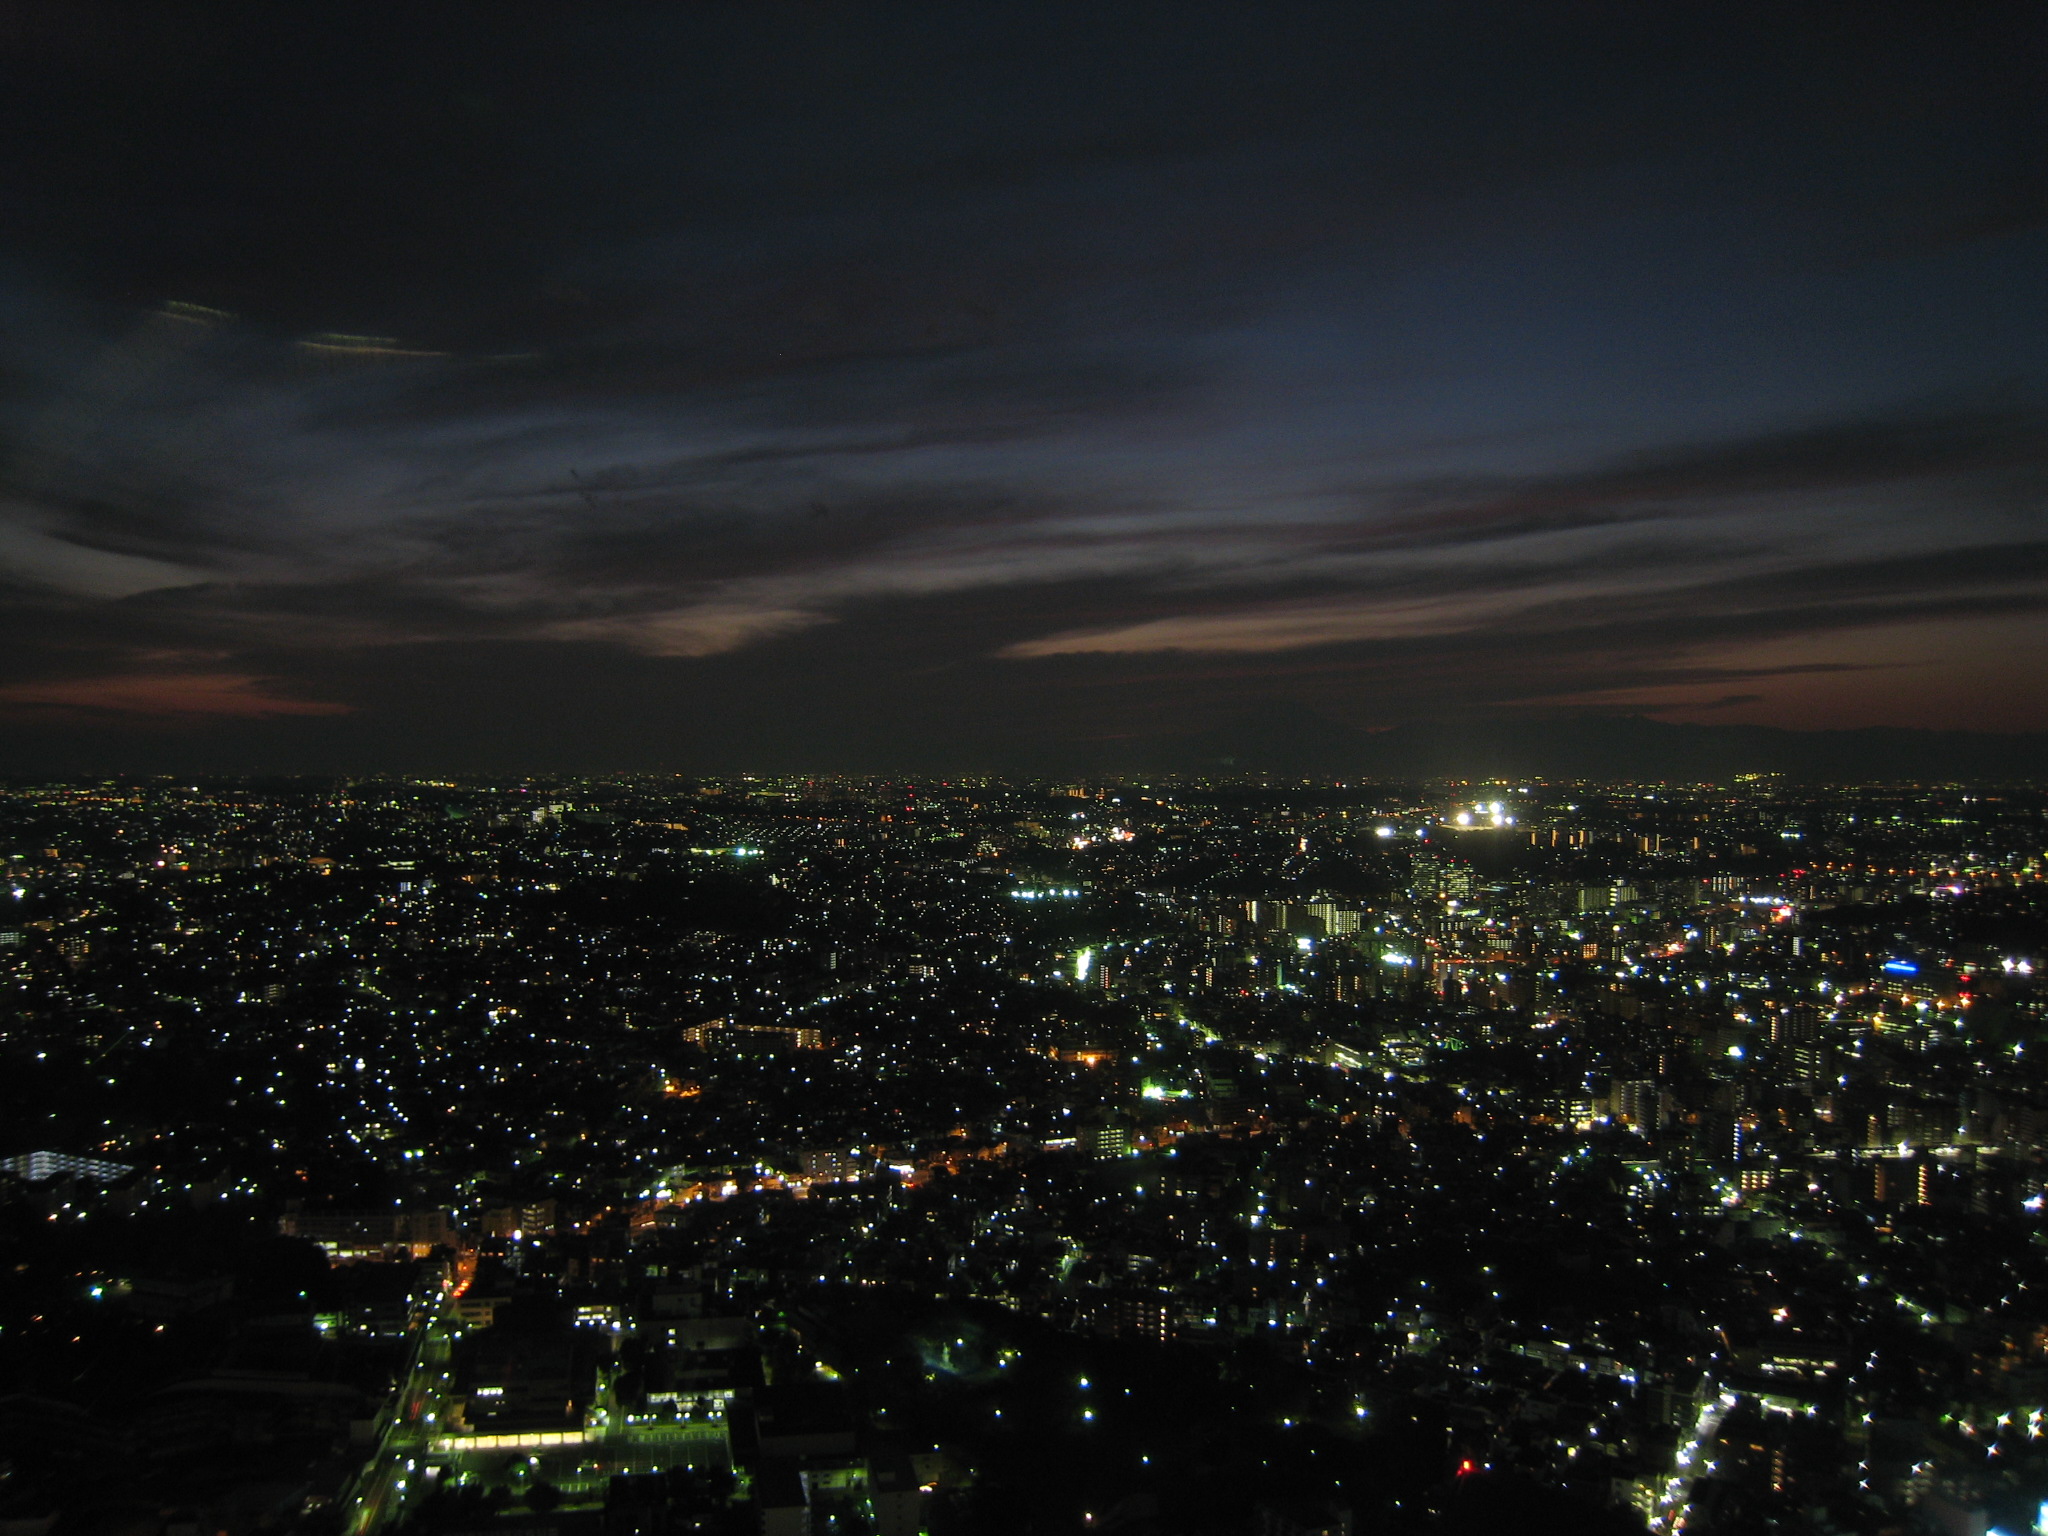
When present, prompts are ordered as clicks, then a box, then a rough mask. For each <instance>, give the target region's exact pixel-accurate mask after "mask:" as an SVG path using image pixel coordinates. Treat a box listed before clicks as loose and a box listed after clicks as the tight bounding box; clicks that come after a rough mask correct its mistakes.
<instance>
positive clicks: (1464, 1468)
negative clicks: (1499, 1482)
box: [1458, 1461, 1479, 1477]
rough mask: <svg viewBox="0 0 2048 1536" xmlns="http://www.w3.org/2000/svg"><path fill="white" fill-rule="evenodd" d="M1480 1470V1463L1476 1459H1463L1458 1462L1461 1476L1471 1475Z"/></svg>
mask: <svg viewBox="0 0 2048 1536" xmlns="http://www.w3.org/2000/svg"><path fill="white" fill-rule="evenodd" d="M1478 1470H1479V1463H1478V1462H1476V1461H1461V1462H1459V1463H1458V1476H1460V1477H1470V1476H1471V1475H1472V1474H1473V1473H1474V1472H1477V1471H1478Z"/></svg>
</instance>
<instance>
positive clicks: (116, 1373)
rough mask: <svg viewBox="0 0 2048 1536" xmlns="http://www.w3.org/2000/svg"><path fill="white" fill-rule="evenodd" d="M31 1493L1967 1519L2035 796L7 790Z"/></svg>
mask: <svg viewBox="0 0 2048 1536" xmlns="http://www.w3.org/2000/svg"><path fill="white" fill-rule="evenodd" d="M0 858H4V862H5V870H6V884H5V886H4V887H0V1231H4V1234H5V1237H4V1247H0V1255H4V1256H5V1257H6V1262H5V1263H4V1265H0V1323H4V1327H0V1447H4V1449H0V1522H4V1523H5V1528H6V1530H7V1531H9V1532H10V1533H12V1532H15V1531H17V1530H18V1531H20V1532H22V1533H24V1536H41V1533H43V1532H52V1533H53V1536H212V1533H215V1532H227V1533H230V1536H245V1533H253V1532H257V1531H306V1532H317V1533H322V1536H371V1533H374V1532H384V1531H392V1532H408V1533H413V1532H416V1533H419V1536H499V1533H502V1536H569V1533H572V1532H581V1531H588V1532H591V1533H593V1536H594V1533H597V1532H605V1533H612V1532H625V1533H634V1536H641V1533H645V1536H667V1533H671V1532H676V1533H680V1532H686V1531H702V1532H707V1533H724V1532H733V1533H737V1532H741V1531H749V1532H751V1531H761V1532H764V1533H766V1536H795V1533H799V1532H807V1533H811V1536H916V1533H918V1532H923V1531H929V1532H931V1533H933V1536H946V1533H952V1532H966V1531H992V1532H1012V1531H1014V1532H1017V1533H1020V1536H1021V1533H1027V1532H1028V1533H1049V1532H1075V1533H1078V1532H1115V1533H1118V1536H1171V1533H1176V1532H1191V1533H1207V1532H1218V1533H1222V1532H1230V1533H1241V1532H1248V1531H1257V1532H1260V1533H1262V1536H1322V1533H1332V1536H1336V1533H1347V1532H1348V1533H1357V1536H1366V1533H1375V1532H1388V1533H1409V1532H1414V1533H1424V1532H1438V1531H1445V1532H1455V1531H1467V1530H1471V1531H1478V1530H1488V1531H1497V1530H1516V1531H1551V1530H1555V1531H1573V1532H1588V1533H1598V1532H1606V1531H1612V1532H1617V1533H1618V1532H1629V1531H1637V1532H1640V1531H1645V1530H1647V1531H1655V1532H1659V1533H1667V1532H1677V1531H1680V1530H1683V1531H1687V1532H1691V1533H1696V1536H1712V1533H1728V1532H1796V1533H1812V1536H1877V1533H1881V1532H1901V1533H1904V1532H1917V1531H1922V1530H1940V1531H1956V1532H1963V1531H1976V1532H1983V1531H1986V1530H1987V1529H1990V1528H1994V1527H1995V1528H1998V1529H2002V1530H2005V1531H2007V1532H2011V1533H2015V1536H2016V1533H2018V1532H2021V1531H2029V1530H2032V1529H2034V1528H2035V1521H2036V1518H2037V1511H2038V1509H2039V1508H2040V1507H2041V1506H2042V1504H2043V1501H2044V1500H2048V1440H2044V1438H2043V1437H2044V1422H2043V1420H2044V1415H2048V1210H2044V1207H2048V989H2044V988H2043V987H2042V985H2041V984H2040V983H2041V980H2042V978H2041V975H2040V969H2041V967H2042V966H2043V965H2044V964H2048V881H2044V875H2048V796H2043V795H2042V794H2040V793H2038V792H2036V791H2031V790H2026V789H2004V790H2000V789H1995V788H1987V787H1965V786H1956V785H1897V784H1893V785H1865V786H1857V785H1828V786H1822V785H1804V784H1796V783H1789V782H1786V781H1785V780H1783V779H1780V778H1777V777H1775V776H1767V775H1753V776H1747V777H1743V778H1740V779H1736V780H1733V781H1731V782H1728V783H1723V784H1611V783H1589V782H1571V783H1563V782H1527V781H1522V782H1491V783H1475V782H1428V783H1395V782H1382V781H1357V782H1334V781H1332V782H1321V781H1287V780H1277V779H1272V778H1255V777H1247V778H1240V779H1194V778H1177V779H1167V778H1161V779H1156V780H1152V781H1148V782H1094V781H1088V782H1078V783H1050V782H1024V781H999V780H993V779H989V780H965V781H957V780H956V781H946V782H940V781H933V782H928V783H927V782H918V783H915V784H912V783H903V782H894V781H881V780H872V779H802V778H790V779H777V778H744V777H735V778H723V779H699V778H690V779H683V778H668V777H642V778H619V779H603V780H598V779H589V780H583V779H560V780H506V781H502V782H484V781H432V782H430V781H426V780H389V781H367V780H355V781H326V780H323V781H311V780H269V781H254V780H250V781H217V782H193V781H178V782H172V781H167V780H106V781H100V780H94V781H76V782H57V781H45V782H15V783H12V784H10V785H8V786H6V788H5V790H4V793H0Z"/></svg>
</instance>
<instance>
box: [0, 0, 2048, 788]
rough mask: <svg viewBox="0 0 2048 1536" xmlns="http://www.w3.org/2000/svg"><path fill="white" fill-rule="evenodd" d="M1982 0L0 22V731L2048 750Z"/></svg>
mask: <svg viewBox="0 0 2048 1536" xmlns="http://www.w3.org/2000/svg"><path fill="white" fill-rule="evenodd" d="M2044 18H2048V12H2044V11H2043V10H2042V9H2041V8H2040V7H2039V6H2035V5H2028V6H2012V7H2002V6H1995V5H1959V6H1927V5H1914V6H1905V7H1887V6H1856V7H1851V6H1828V7H1799V6H1768V7H1766V6H1758V7H1753V8H1752V7H1740V6H1731V5H1713V6H1703V5H1685V4H1641V3H1630V4H1616V5H1570V4H1560V5H1529V4H1516V5H1506V6H1501V7H1492V6H1482V5H1465V4H1456V3H1413V4H1369V3H1359V0H1354V3H1349V4H1344V5H1338V6H1320V5H1312V4H1295V3H1285V0H1282V3H1275V4H1243V3H1233V4H1228V5H1219V6H1208V5H1201V4H1188V3H1184V0H1177V3H1173V4H1167V5H1156V6H1155V5H1147V4H1138V3H1129V0H1115V3H1108V4H1104V3H1099V0H1098V3H1091V4H1082V5H1072V6H1060V5H1049V4H1036V3H1026V0H1019V3H1011V4H1003V5H981V4H971V3H970V4H958V5H947V4H930V5H916V6H893V5H879V4H864V3H858V0H848V3H838V4H815V5H795V4H737V3H735V4H688V3H675V4H669V5H661V6H653V5H647V6H639V5H636V6H616V7H614V6H607V5H595V6H573V5H560V6H554V7H548V8H540V9H533V10H528V9H524V8H521V7H518V6H514V5H508V4H491V5H477V6H458V5H452V4H451V5H432V6H427V5H417V4H414V5H407V6H402V7H394V8H390V9H384V8H381V7H378V6H373V5H366V4H349V5H334V6H319V5H261V6H248V7H237V6H232V5H210V6H206V7H186V6H166V5H161V4H154V5H145V6H136V7H133V8H124V7H114V6H107V5H101V4H96V3H93V0H61V3H58V0H52V3H49V4H45V5H11V6H7V7H5V8H4V9H0V57H4V65H0V121H4V123H5V132H6V135H7V138H8V143H9V149H8V153H7V154H5V155H4V156H0V582H4V594H5V595H4V608H0V613H4V647H0V737H4V747H0V764H4V766H6V767H8V768H10V769H13V770H16V771H20V770H25V769H35V768H40V767H44V766H48V767H57V766H67V765H74V764H89V765H92V766H95V767H105V768H134V769H137V770H153V769H155V768H159V767H179V768H182V767H185V766H193V767H204V768H209V769H214V770H220V771H233V770H241V769H248V770H270V769H293V770H307V771H318V770H322V769H336V770H367V769H371V768H388V769H393V770H427V769H451V770H453V769H467V770H477V771H525V770H530V769H542V768H548V769H557V768H559V769H578V770H606V769H643V768H662V769H666V768H678V769H706V770H708V769H734V768H759V769H763V770H776V771H779V770H786V769H815V770H820V771H825V770H881V771H892V772H893V771H906V772H911V771H915V772H936V771H957V770H963V769H975V768H981V769H990V770H1036V769H1040V768H1045V769H1049V770H1050V769H1054V768H1057V767H1059V766H1061V765H1064V764H1068V763H1086V762H1112V761H1124V762H1128V763H1131V764H1143V763H1144V762H1145V761H1146V760H1147V756H1148V754H1154V753H1159V752H1165V751H1166V750H1167V749H1166V748H1164V747H1162V746H1161V743H1168V742H1171V741H1173V740H1175V739H1178V738H1184V737H1187V736H1190V735H1193V734H1199V733H1204V732H1208V733H1215V732H1219V731H1220V732H1224V733H1228V732H1229V731H1231V730H1233V729H1238V730H1244V731H1247V732H1256V730H1257V729H1258V728H1259V727H1258V724H1257V722H1259V721H1260V720H1263V719H1270V718H1273V717H1274V711H1276V710H1277V711H1281V712H1283V713H1285V712H1288V711H1292V712H1293V713H1294V716H1295V717H1297V718H1309V719H1320V720H1323V721H1327V722H1330V723H1332V725H1333V726H1335V727H1340V728H1344V727H1348V728H1363V729H1377V728H1380V727H1386V726H1394V725H1399V724H1403V723H1406V722H1414V721H1429V720H1469V719H1471V718H1474V717H1489V716H1508V717H1514V718H1525V717H1537V718H1547V717H1556V716H1559V715H1573V714H1582V713H1635V714H1649V715H1653V716H1655V717H1657V718H1660V719H1664V720H1675V721H1694V722H1731V723H1737V722H1739V723H1765V724H1774V725H1781V726H1792V727H1800V728H1809V727H1844V726H1861V725H1870V724H1889V725H1906V726H1925V727H1939V728H1968V729H1976V730H1999V731H2020V730H2039V729H2044V728H2048V613H2044V606H2048V517H2044V505H2048V503H2044V487H2048V474H2044V470H2048V152H2044V151H2048V90H2044V89H2043V87H2042V84H2041V82H2042V79H2043V78H2044V68H2043V66H2044V63H2048V46H2044V45H2048V20H2044Z"/></svg>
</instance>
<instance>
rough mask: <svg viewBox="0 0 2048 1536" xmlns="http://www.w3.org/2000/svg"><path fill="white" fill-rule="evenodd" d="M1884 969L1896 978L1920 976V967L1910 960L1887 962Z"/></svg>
mask: <svg viewBox="0 0 2048 1536" xmlns="http://www.w3.org/2000/svg"><path fill="white" fill-rule="evenodd" d="M1884 968H1885V969H1886V970H1888V971H1890V972H1891V973H1892V974H1893V975H1894V976H1917V975H1919V974H1920V967H1919V966H1917V965H1915V964H1914V963H1913V962H1912V961H1910V960H1887V961H1885V963H1884Z"/></svg>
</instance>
